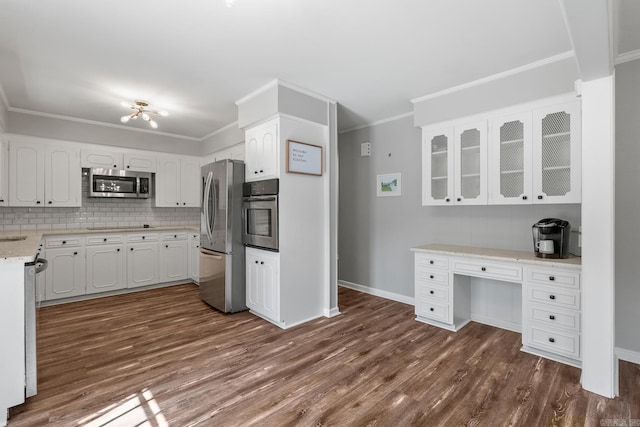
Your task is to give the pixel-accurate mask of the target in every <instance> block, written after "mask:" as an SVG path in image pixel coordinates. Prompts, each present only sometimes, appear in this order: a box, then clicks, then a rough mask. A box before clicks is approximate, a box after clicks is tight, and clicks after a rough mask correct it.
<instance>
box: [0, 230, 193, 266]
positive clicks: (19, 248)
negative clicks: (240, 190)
mask: <svg viewBox="0 0 640 427" xmlns="http://www.w3.org/2000/svg"><path fill="white" fill-rule="evenodd" d="M166 230H188V231H197V232H199V230H200V226H199V225H198V224H192V225H162V226H153V227H150V228H144V227H139V228H130V227H125V228H109V229H106V230H104V229H103V230H89V229H88V228H74V229H65V230H40V231H35V230H33V231H22V232H19V231H3V232H0V237H12V236H26V239H25V240H17V241H8V242H6V241H5V242H3V241H0V265H1V264H13V263H23V264H24V263H27V262H33V261H34V258H35V255H36V253H37V251H38V247H39V246H40V241H41V240H42V237H45V236H56V235H70V234H105V233H124V232H131V231H134V232H135V231H147V232H154V231H166Z"/></svg>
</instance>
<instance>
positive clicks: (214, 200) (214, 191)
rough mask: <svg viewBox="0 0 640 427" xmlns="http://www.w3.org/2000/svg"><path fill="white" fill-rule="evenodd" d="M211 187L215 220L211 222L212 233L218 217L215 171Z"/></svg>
mask: <svg viewBox="0 0 640 427" xmlns="http://www.w3.org/2000/svg"><path fill="white" fill-rule="evenodd" d="M211 187H213V222H212V223H211V234H213V229H214V228H215V226H216V219H217V215H218V192H217V191H216V183H215V180H214V178H213V173H212V175H211Z"/></svg>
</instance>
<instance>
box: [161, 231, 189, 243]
mask: <svg viewBox="0 0 640 427" xmlns="http://www.w3.org/2000/svg"><path fill="white" fill-rule="evenodd" d="M188 238H189V233H187V232H174V233H164V234H163V235H162V240H163V241H167V240H187V239H188Z"/></svg>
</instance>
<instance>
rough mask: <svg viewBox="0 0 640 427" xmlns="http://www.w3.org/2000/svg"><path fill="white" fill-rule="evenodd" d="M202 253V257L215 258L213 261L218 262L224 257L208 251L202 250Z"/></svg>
mask: <svg viewBox="0 0 640 427" xmlns="http://www.w3.org/2000/svg"><path fill="white" fill-rule="evenodd" d="M200 253H201V254H202V255H204V256H206V257H209V258H213V259H216V260H218V261H220V260H221V259H222V255H219V254H217V253H215V252H211V251H208V250H206V249H200Z"/></svg>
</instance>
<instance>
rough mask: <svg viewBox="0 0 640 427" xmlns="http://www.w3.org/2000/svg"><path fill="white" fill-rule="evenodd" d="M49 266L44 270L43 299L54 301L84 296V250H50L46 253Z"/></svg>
mask: <svg viewBox="0 0 640 427" xmlns="http://www.w3.org/2000/svg"><path fill="white" fill-rule="evenodd" d="M47 260H48V261H49V266H48V267H47V269H46V270H45V275H46V279H45V298H46V299H47V300H54V299H60V298H69V297H73V296H78V295H84V294H85V293H86V290H85V257H84V248H64V249H51V250H48V251H47Z"/></svg>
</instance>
